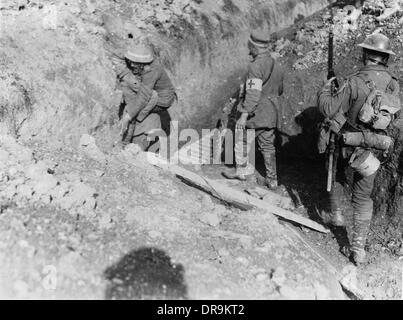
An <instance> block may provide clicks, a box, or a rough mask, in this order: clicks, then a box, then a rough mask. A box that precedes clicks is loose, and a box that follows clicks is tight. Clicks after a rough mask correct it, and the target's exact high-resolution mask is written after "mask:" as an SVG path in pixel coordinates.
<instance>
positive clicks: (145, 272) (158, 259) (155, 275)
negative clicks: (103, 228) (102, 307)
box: [104, 247, 187, 300]
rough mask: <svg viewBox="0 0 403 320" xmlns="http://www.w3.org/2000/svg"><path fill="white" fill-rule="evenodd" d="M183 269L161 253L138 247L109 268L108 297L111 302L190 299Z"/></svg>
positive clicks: (107, 276)
mask: <svg viewBox="0 0 403 320" xmlns="http://www.w3.org/2000/svg"><path fill="white" fill-rule="evenodd" d="M184 273H185V271H184V268H183V266H182V265H181V264H174V263H172V262H171V258H170V257H169V256H168V255H167V254H166V253H165V252H164V251H162V250H160V249H156V248H146V247H144V248H139V249H137V250H133V251H131V252H130V253H128V254H126V255H125V256H123V257H122V258H121V259H120V260H119V261H118V262H117V263H116V264H114V265H112V266H110V267H108V268H107V269H106V270H105V272H104V277H105V278H106V280H107V281H108V284H107V288H106V292H105V298H106V299H108V300H154V299H158V300H167V299H171V300H172V299H174V300H183V299H187V286H186V283H185V280H184Z"/></svg>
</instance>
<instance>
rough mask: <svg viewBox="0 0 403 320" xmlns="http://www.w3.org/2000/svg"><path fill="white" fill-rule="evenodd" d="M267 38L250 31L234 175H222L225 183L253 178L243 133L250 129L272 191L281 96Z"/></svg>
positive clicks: (280, 81)
mask: <svg viewBox="0 0 403 320" xmlns="http://www.w3.org/2000/svg"><path fill="white" fill-rule="evenodd" d="M269 41H270V38H269V36H268V35H267V34H266V33H263V32H259V31H253V32H252V33H251V35H250V38H249V41H248V48H249V54H250V56H251V58H252V61H251V63H250V64H249V67H248V73H247V76H246V80H245V82H244V85H243V86H242V87H243V90H244V95H243V99H241V103H240V104H239V105H238V111H239V113H240V117H239V119H238V120H237V123H236V135H235V161H236V170H235V172H223V175H224V176H225V177H226V178H228V179H239V180H246V179H247V176H251V175H252V174H254V171H255V168H254V166H253V165H252V164H251V163H250V159H249V158H248V156H246V157H245V156H244V151H246V154H247V155H249V151H250V148H251V144H252V143H254V140H251V139H250V138H249V137H250V136H249V135H247V134H246V129H254V130H255V137H256V139H257V144H258V148H259V151H260V152H261V153H262V155H263V158H264V162H265V169H266V177H265V182H266V185H267V187H268V188H270V189H276V188H277V186H278V183H277V169H276V149H275V145H274V142H275V137H276V127H277V121H278V120H277V111H276V110H277V109H276V108H277V106H278V104H279V102H278V97H279V96H280V95H282V93H283V77H284V75H283V71H282V68H281V66H280V65H279V64H278V63H277V61H276V60H275V59H274V58H272V57H271V55H270V51H269Z"/></svg>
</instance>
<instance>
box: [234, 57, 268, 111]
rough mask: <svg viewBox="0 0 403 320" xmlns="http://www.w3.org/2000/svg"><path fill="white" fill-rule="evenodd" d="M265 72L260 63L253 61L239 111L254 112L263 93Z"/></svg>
mask: <svg viewBox="0 0 403 320" xmlns="http://www.w3.org/2000/svg"><path fill="white" fill-rule="evenodd" d="M262 86H263V72H262V70H261V68H260V65H259V64H258V63H251V64H250V65H249V68H248V75H247V79H246V82H245V100H244V102H243V105H242V107H241V108H240V110H239V111H241V112H242V113H248V114H249V115H251V114H253V113H254V112H255V110H256V108H257V106H258V103H259V101H260V97H261V95H262Z"/></svg>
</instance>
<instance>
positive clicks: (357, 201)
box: [318, 33, 400, 265]
mask: <svg viewBox="0 0 403 320" xmlns="http://www.w3.org/2000/svg"><path fill="white" fill-rule="evenodd" d="M359 46H360V47H361V48H363V56H362V57H363V58H362V59H363V63H364V66H363V67H362V68H361V69H360V70H359V71H358V72H357V73H355V74H353V75H351V76H349V77H348V78H347V79H346V81H345V82H344V83H343V85H342V86H341V88H340V89H339V90H338V91H337V92H335V93H334V94H332V93H331V84H332V82H333V81H334V79H335V78H332V79H330V80H329V81H327V82H326V84H325V85H324V87H323V88H322V89H321V90H320V91H319V94H318V106H319V111H320V112H321V113H322V114H323V115H324V116H325V117H326V118H327V119H328V120H330V121H335V119H341V118H342V119H344V120H343V121H340V120H337V121H338V122H342V123H341V128H342V129H341V131H340V132H339V134H337V135H336V152H335V155H337V156H335V157H334V161H335V162H336V165H335V168H336V170H337V172H336V181H334V184H333V187H332V190H331V192H330V193H329V197H330V209H331V212H330V214H331V223H332V224H333V225H335V226H338V227H342V226H344V225H345V221H344V216H343V212H342V209H341V206H340V203H339V202H340V198H341V196H342V194H343V187H342V184H345V183H346V175H345V173H346V171H345V169H346V168H347V167H348V166H350V167H352V168H353V169H354V167H355V168H357V169H356V170H354V174H353V184H352V207H353V210H354V215H353V236H352V243H351V246H350V248H349V250H347V254H348V255H349V256H350V258H351V259H352V261H353V262H354V263H355V264H357V265H358V264H361V263H364V262H365V258H366V257H365V256H366V254H365V250H364V246H365V242H366V239H367V234H368V231H369V227H370V223H371V219H372V214H373V201H372V200H371V193H372V191H373V188H374V180H375V177H376V172H377V169H378V167H379V162H378V159H377V158H375V156H376V157H381V156H382V155H381V152H379V151H376V150H375V149H374V148H371V147H370V145H368V142H366V143H364V145H360V146H358V147H352V146H349V145H345V144H344V145H343V142H342V141H341V140H340V139H337V137H338V138H340V137H343V136H344V137H345V136H347V134H348V133H357V132H359V133H362V135H363V136H368V135H369V134H371V135H374V134H375V135H376V137H377V138H379V139H381V140H386V141H387V139H390V138H388V137H387V127H388V125H389V124H390V122H391V121H393V119H394V118H395V117H396V114H395V112H396V111H398V110H399V109H400V101H399V98H398V94H399V84H398V82H397V79H396V77H395V76H394V75H393V74H392V73H391V72H390V71H389V70H388V67H387V64H388V60H389V57H390V55H394V53H393V52H392V51H391V46H390V41H389V39H388V38H387V37H386V36H384V35H382V34H380V33H377V34H372V35H370V36H368V37H367V38H366V39H365V41H364V42H363V43H362V44H360V45H359ZM376 90H377V91H376ZM374 93H376V94H374ZM376 95H378V97H382V98H381V99H382V105H386V104H388V105H389V108H385V110H386V109H388V110H389V112H390V113H389V112H388V111H384V110H378V111H377V112H376V111H375V112H374V109H373V107H374V106H375V103H374V102H375V101H376V100H371V99H372V98H371V97H375V96H376ZM384 101H386V102H384ZM393 101H395V102H393ZM393 104H394V105H393ZM393 110H394V111H393ZM368 112H369V113H370V117H369V118H368V117H367V116H366V114H367V115H368ZM382 117H384V119H386V122H385V121H383V120H382V121H381V118H382ZM381 122H382V123H381ZM343 123H344V124H343ZM339 125H340V123H339ZM336 126H337V125H336ZM341 134H342V135H341ZM372 156H374V157H372ZM354 158H356V159H357V158H358V159H357V160H359V161H353V160H354ZM349 160H350V161H349ZM360 161H363V163H361V162H360ZM364 164H367V165H368V166H367V167H366V168H364Z"/></svg>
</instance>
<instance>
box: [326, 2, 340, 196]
mask: <svg viewBox="0 0 403 320" xmlns="http://www.w3.org/2000/svg"><path fill="white" fill-rule="evenodd" d="M329 2H330V19H331V21H330V30H329V49H328V61H327V79H328V80H329V79H331V78H334V77H335V76H336V74H335V72H334V68H333V50H334V48H333V45H334V33H333V27H334V19H333V18H334V17H333V4H332V1H331V0H330V1H329ZM338 87H339V84H338V82H337V79H335V80H334V81H333V82H332V83H331V86H330V92H331V94H332V95H333V93H334V91H335V90H336V89H337V88H338ZM335 142H336V137H335V133H334V132H333V131H332V130H330V138H329V165H328V169H327V191H328V192H330V191H331V190H332V185H333V181H334V168H333V167H334V163H333V162H334V151H335V149H336V145H335Z"/></svg>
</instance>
